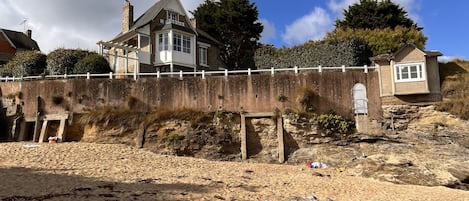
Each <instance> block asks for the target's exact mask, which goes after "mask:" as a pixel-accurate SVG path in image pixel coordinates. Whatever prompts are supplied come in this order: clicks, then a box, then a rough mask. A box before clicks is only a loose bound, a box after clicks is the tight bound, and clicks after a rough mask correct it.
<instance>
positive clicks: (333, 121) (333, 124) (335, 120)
mask: <svg viewBox="0 0 469 201" xmlns="http://www.w3.org/2000/svg"><path fill="white" fill-rule="evenodd" d="M317 120H318V123H319V127H320V128H321V130H322V131H323V132H324V134H326V135H332V134H350V133H352V132H353V131H354V128H355V123H354V122H353V121H350V120H347V119H345V118H344V117H342V116H340V115H337V114H335V113H333V112H331V113H329V114H322V115H319V117H318V119H317Z"/></svg>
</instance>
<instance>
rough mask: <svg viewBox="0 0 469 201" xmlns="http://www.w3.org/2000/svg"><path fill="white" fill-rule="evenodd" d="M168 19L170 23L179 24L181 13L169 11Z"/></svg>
mask: <svg viewBox="0 0 469 201" xmlns="http://www.w3.org/2000/svg"><path fill="white" fill-rule="evenodd" d="M167 19H168V21H170V22H179V13H176V12H173V11H169V10H168V16H167Z"/></svg>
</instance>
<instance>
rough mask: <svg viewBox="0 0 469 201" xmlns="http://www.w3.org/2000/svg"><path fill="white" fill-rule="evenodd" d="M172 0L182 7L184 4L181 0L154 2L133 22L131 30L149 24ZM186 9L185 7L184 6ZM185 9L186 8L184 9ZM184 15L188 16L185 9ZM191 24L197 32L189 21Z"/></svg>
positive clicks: (193, 28)
mask: <svg viewBox="0 0 469 201" xmlns="http://www.w3.org/2000/svg"><path fill="white" fill-rule="evenodd" d="M170 1H176V2H177V3H178V4H179V5H180V6H181V7H182V4H181V2H180V1H179V0H159V1H157V2H156V3H155V4H153V6H152V7H150V8H149V9H148V10H147V11H146V12H145V13H143V14H142V15H141V16H140V17H139V18H137V20H135V22H134V23H133V25H132V27H130V30H135V29H138V28H141V27H143V26H145V25H147V24H149V23H150V22H151V21H152V20H153V19H155V18H156V16H158V14H159V13H160V12H161V11H162V10H163V9H164V8H166V6H167V4H168V3H169V2H170ZM182 8H183V9H184V7H182ZM184 10H185V9H184ZM184 15H185V16H186V17H188V13H187V11H185V13H184ZM189 26H190V27H191V29H192V30H193V31H194V32H195V27H192V24H191V23H189Z"/></svg>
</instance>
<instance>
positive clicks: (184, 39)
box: [182, 35, 192, 54]
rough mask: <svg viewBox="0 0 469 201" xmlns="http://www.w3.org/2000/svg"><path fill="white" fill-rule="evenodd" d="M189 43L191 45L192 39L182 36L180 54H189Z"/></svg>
mask: <svg viewBox="0 0 469 201" xmlns="http://www.w3.org/2000/svg"><path fill="white" fill-rule="evenodd" d="M191 43H192V39H191V37H190V36H186V35H182V52H184V53H187V54H190V53H191Z"/></svg>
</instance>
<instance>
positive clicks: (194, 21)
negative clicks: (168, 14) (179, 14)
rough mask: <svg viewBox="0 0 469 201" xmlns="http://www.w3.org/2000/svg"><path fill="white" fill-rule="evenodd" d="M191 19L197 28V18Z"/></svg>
mask: <svg viewBox="0 0 469 201" xmlns="http://www.w3.org/2000/svg"><path fill="white" fill-rule="evenodd" d="M190 21H191V24H192V26H193V27H194V28H197V19H195V18H192V19H190Z"/></svg>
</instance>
